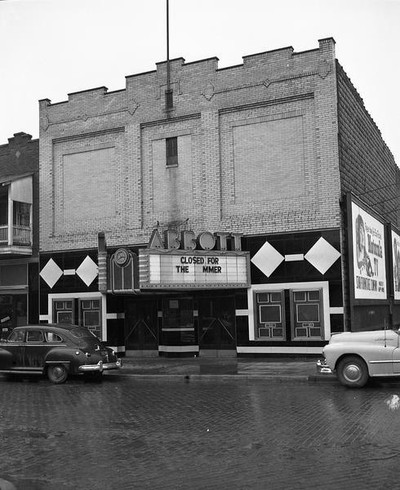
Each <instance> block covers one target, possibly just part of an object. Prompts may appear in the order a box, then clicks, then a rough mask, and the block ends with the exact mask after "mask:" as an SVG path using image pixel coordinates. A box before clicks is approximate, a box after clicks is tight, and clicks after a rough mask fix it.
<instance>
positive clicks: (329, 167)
mask: <svg viewBox="0 0 400 490" xmlns="http://www.w3.org/2000/svg"><path fill="white" fill-rule="evenodd" d="M171 87H172V89H173V91H174V108H173V110H172V111H169V112H166V110H165V98H164V92H165V89H166V63H165V62H164V63H158V64H157V69H156V70H155V71H151V72H148V73H142V74H138V75H132V76H128V77H126V88H125V89H124V90H119V91H116V92H108V91H107V89H106V88H105V87H99V88H96V89H93V90H87V91H84V92H79V93H74V94H69V96H68V100H67V101H65V102H61V103H57V104H51V102H50V101H49V100H48V99H45V100H42V101H40V155H41V159H40V172H41V174H40V175H41V183H40V185H41V189H40V190H41V249H42V250H43V251H55V250H68V249H79V248H90V247H96V246H97V233H98V232H100V231H104V232H105V234H106V240H107V244H108V245H109V246H113V245H115V246H118V245H134V244H136V245H137V244H141V243H146V242H147V241H148V239H149V236H150V234H151V231H152V230H153V228H154V226H155V225H156V223H157V222H158V223H159V224H160V225H161V226H166V225H168V223H171V222H181V221H184V222H187V223H188V227H189V228H191V229H193V230H194V231H195V232H197V233H198V232H200V231H203V230H209V231H217V230H221V231H231V232H242V233H247V234H265V233H277V232H284V231H298V230H311V229H320V228H335V227H339V225H340V209H339V200H340V177H339V164H338V162H339V159H338V144H337V98H336V65H335V53H334V41H333V39H323V40H320V41H319V46H318V48H317V49H313V50H310V51H306V52H301V53H296V52H294V51H293V48H291V47H287V48H282V49H278V50H275V51H269V52H264V53H258V54H254V55H250V56H245V57H244V58H243V64H242V65H239V66H233V67H228V68H223V69H218V59H217V58H210V59H207V60H201V61H198V62H194V63H185V61H184V60H183V58H178V59H175V60H172V61H171ZM172 136H177V137H178V141H179V158H180V159H179V164H178V167H177V168H173V169H172V168H171V169H166V168H165V160H164V155H163V147H164V143H165V138H167V137H172ZM252 142H253V143H254V145H253V144H252ZM105 145H106V146H107V147H108V148H113V157H112V158H111V157H110V161H109V166H110V168H111V171H110V169H108V171H106V170H105V168H104V166H102V165H104V164H105V163H104V161H103V163H102V165H99V166H98V167H97V168H96V165H95V163H94V160H91V162H92V163H91V164H90V165H89V167H90V169H91V173H93V182H90V185H87V186H83V185H82V182H81V181H80V173H79V172H78V173H77V175H76V177H75V179H76V180H75V183H74V178H72V177H71V172H70V173H68V168H67V166H68V162H71V157H69V158H68V157H67V155H72V154H79V153H82V155H83V153H84V152H86V151H91V152H95V151H97V150H101V149H103V148H105ZM76 161H79V160H76ZM76 161H75V162H76ZM80 161H81V162H82V164H83V166H85V167H86V170H87V165H88V163H87V161H88V160H85V157H84V156H82V157H81V160H80ZM85 161H86V163H84V162H85ZM74 168H76V169H77V168H79V165H78V164H76V165H75V166H74ZM82 172H83V173H82V175H84V169H83V167H82ZM66 176H68V178H65V177H66ZM85 179H88V177H87V175H86V176H85V177H84V178H83V179H82V180H83V181H85ZM102 179H104V180H107V181H108V182H109V192H110V193H113V194H115V201H113V203H112V204H113V206H115V208H113V209H112V216H110V212H111V210H110V197H109V196H107V197H105V198H104V199H101V195H100V194H101V193H100V192H99V189H103V188H104V182H102ZM86 181H87V180H86ZM96 181H97V182H98V186H96ZM66 185H68V186H73V187H74V189H73V190H71V189H65V186H66ZM103 194H104V193H103ZM65 196H69V199H71V197H72V196H74V198H75V199H76V203H74V205H72V206H71V205H69V204H67V203H65V202H64V197H65ZM93 202H95V206H94V205H93V204H91V203H93ZM78 204H79V205H78ZM80 205H82V207H83V206H85V205H87V206H92V208H91V211H90V213H88V211H87V210H85V212H83V211H82V216H79V207H80ZM68 210H69V211H71V210H73V212H72V215H71V216H70V215H68V212H67V211H68ZM66 212H67V214H66ZM96 215H97V216H96Z"/></svg>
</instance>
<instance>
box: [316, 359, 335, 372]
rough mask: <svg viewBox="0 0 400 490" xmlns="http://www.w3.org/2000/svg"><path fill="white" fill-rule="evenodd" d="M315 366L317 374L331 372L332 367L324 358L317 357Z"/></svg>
mask: <svg viewBox="0 0 400 490" xmlns="http://www.w3.org/2000/svg"><path fill="white" fill-rule="evenodd" d="M316 368H317V373H318V374H332V369H331V368H330V367H329V366H328V364H327V363H326V360H325V359H318V361H317V364H316Z"/></svg>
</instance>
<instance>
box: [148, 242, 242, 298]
mask: <svg viewBox="0 0 400 490" xmlns="http://www.w3.org/2000/svg"><path fill="white" fill-rule="evenodd" d="M249 278H250V255H249V252H242V251H226V252H223V251H209V252H208V251H197V250H192V251H185V250H168V251H164V250H154V249H153V250H151V249H143V250H140V252H139V283H140V289H183V288H196V289H218V288H248V287H250V279H249Z"/></svg>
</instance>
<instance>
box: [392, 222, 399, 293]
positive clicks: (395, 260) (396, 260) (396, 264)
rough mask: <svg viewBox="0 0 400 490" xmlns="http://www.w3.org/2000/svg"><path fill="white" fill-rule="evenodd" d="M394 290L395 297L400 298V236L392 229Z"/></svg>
mask: <svg viewBox="0 0 400 490" xmlns="http://www.w3.org/2000/svg"><path fill="white" fill-rule="evenodd" d="M392 257H393V291H394V299H395V300H400V236H399V235H398V233H396V232H395V231H393V230H392Z"/></svg>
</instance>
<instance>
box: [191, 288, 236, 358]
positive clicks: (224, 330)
mask: <svg viewBox="0 0 400 490" xmlns="http://www.w3.org/2000/svg"><path fill="white" fill-rule="evenodd" d="M198 304H199V347H200V355H210V356H213V355H215V356H223V355H225V356H229V355H232V356H236V325H235V298H234V296H216V297H204V298H199V303H198Z"/></svg>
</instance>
